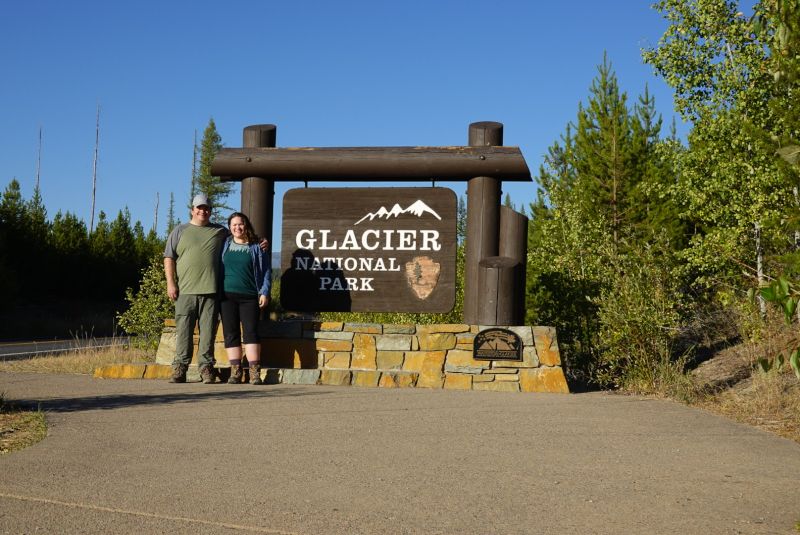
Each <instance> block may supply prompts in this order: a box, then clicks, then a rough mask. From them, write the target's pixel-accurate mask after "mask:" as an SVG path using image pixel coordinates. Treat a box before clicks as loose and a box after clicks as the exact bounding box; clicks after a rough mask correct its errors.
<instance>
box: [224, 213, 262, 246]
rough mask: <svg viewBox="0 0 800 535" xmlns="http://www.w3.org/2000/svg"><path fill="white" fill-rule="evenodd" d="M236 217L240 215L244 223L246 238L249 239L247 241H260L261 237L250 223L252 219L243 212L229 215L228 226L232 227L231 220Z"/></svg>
mask: <svg viewBox="0 0 800 535" xmlns="http://www.w3.org/2000/svg"><path fill="white" fill-rule="evenodd" d="M234 217H238V218H240V219H241V220H242V222H243V223H244V239H245V240H247V243H258V242H259V241H261V240H259V238H258V235H257V234H256V231H255V230H254V229H253V224H252V223H250V219H248V217H247V216H246V215H244V214H243V213H241V212H234V213H232V214H231V215H230V216H229V217H228V228H229V229H230V228H231V221H233V218H234Z"/></svg>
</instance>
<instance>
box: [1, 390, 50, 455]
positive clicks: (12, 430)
mask: <svg viewBox="0 0 800 535" xmlns="http://www.w3.org/2000/svg"><path fill="white" fill-rule="evenodd" d="M45 436H47V424H46V423H45V420H44V413H42V412H41V411H22V410H19V409H17V408H16V407H14V406H13V405H11V404H9V403H7V402H6V401H5V398H4V397H3V396H0V455H3V454H6V453H11V452H12V451H16V450H21V449H22V448H26V447H28V446H31V445H33V444H36V443H37V442H39V441H40V440H42V439H43V438H44V437H45Z"/></svg>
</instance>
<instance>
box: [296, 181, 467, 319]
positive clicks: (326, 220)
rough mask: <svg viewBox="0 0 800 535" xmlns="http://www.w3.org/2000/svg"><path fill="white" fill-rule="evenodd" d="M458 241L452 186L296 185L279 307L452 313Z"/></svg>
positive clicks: (335, 310) (316, 310) (454, 198)
mask: <svg viewBox="0 0 800 535" xmlns="http://www.w3.org/2000/svg"><path fill="white" fill-rule="evenodd" d="M456 247H457V244H456V196H455V193H454V192H453V191H452V190H450V189H447V188H304V189H292V190H289V191H288V192H286V194H285V195H284V198H283V232H282V240H281V305H282V306H283V308H285V309H286V310H290V311H303V312H449V311H450V310H452V308H453V305H454V304H455V275H456V273H455V272H456Z"/></svg>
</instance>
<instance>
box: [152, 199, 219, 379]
mask: <svg viewBox="0 0 800 535" xmlns="http://www.w3.org/2000/svg"><path fill="white" fill-rule="evenodd" d="M191 216H192V218H191V220H190V221H189V223H186V224H183V225H178V226H177V227H175V228H174V229H173V230H172V232H170V234H169V237H168V238H167V245H166V248H165V249H164V273H165V274H166V276H167V295H169V298H170V299H172V300H173V301H175V333H176V342H175V346H176V348H175V349H176V351H175V360H173V362H172V376H171V377H170V380H169V382H171V383H185V382H186V370H187V369H188V367H189V363H190V362H191V361H192V348H193V342H192V338H193V335H194V327H195V324H197V327H198V330H199V331H200V342H199V345H198V355H197V363H198V365H199V367H200V377H201V378H202V380H203V383H206V384H210V383H213V382H214V336H215V333H216V327H217V313H218V310H219V303H218V299H217V292H218V289H219V288H218V284H217V281H218V273H219V263H220V254H221V252H222V244H223V243H224V241H225V237H226V236H227V233H228V231H227V229H226V228H225V227H223V226H222V225H218V224H216V223H211V221H210V217H211V205H210V203H209V201H208V197H207V196H206V195H204V194H202V193H201V194H198V195H195V196H194V199H192V212H191ZM176 275H177V281H176Z"/></svg>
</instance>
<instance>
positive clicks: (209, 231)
mask: <svg viewBox="0 0 800 535" xmlns="http://www.w3.org/2000/svg"><path fill="white" fill-rule="evenodd" d="M226 235H227V230H226V229H225V227H223V226H222V225H217V224H213V223H212V224H209V225H206V226H203V227H201V226H199V225H192V224H191V223H186V224H183V225H178V226H177V227H175V229H174V230H173V231H172V232H171V233H170V235H169V238H167V246H166V248H165V249H164V256H165V257H169V258H173V259H174V260H175V264H176V274H177V276H178V291H179V292H180V293H184V294H213V293H217V290H218V286H217V276H218V273H219V263H220V255H221V254H222V244H223V243H224V241H225V237H226Z"/></svg>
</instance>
